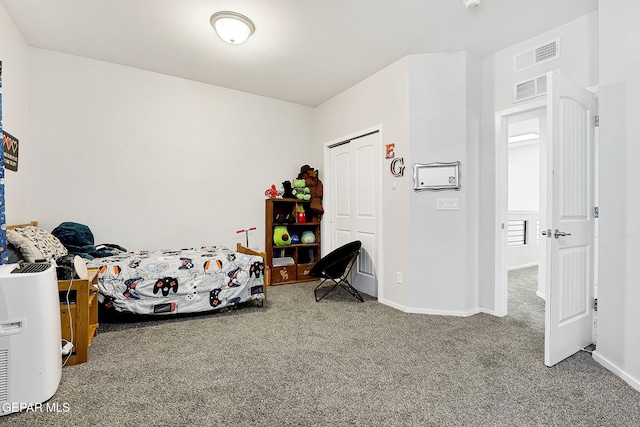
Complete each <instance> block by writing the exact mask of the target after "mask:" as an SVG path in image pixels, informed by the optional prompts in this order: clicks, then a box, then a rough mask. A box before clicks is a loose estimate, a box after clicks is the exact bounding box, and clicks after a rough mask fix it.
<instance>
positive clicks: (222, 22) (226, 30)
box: [209, 11, 256, 44]
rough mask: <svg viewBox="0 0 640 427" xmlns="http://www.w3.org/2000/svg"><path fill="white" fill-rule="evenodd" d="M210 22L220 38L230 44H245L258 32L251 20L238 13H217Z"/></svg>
mask: <svg viewBox="0 0 640 427" xmlns="http://www.w3.org/2000/svg"><path fill="white" fill-rule="evenodd" d="M209 21H210V22H211V26H212V27H213V28H214V29H215V30H216V33H218V35H219V36H220V38H221V39H222V40H224V41H226V42H227V43H230V44H240V43H244V42H245V41H246V40H247V39H248V38H249V36H250V35H251V34H253V32H254V31H255V30H256V26H255V25H253V22H251V19H249V18H247V17H246V16H244V15H240V14H239V13H236V12H227V11H225V12H217V13H214V14H213V15H211V19H210V20H209Z"/></svg>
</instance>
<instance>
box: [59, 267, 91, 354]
mask: <svg viewBox="0 0 640 427" xmlns="http://www.w3.org/2000/svg"><path fill="white" fill-rule="evenodd" d="M88 272H89V276H88V278H87V279H86V280H82V279H74V280H73V281H71V280H58V293H59V295H60V326H61V328H62V338H63V339H65V340H67V341H71V342H73V350H72V352H71V357H69V360H68V361H67V363H66V365H75V364H78V363H84V362H86V361H87V359H88V356H89V346H90V345H91V341H92V340H93V337H95V336H96V335H98V288H97V287H96V286H94V285H96V284H97V283H98V269H95V268H91V269H89V270H88ZM67 293H68V296H69V304H67ZM72 329H73V340H72V339H71V338H72V337H71V335H72V333H71V332H72ZM67 357H68V356H62V362H64V361H65V360H66V359H67Z"/></svg>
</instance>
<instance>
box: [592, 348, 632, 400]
mask: <svg viewBox="0 0 640 427" xmlns="http://www.w3.org/2000/svg"><path fill="white" fill-rule="evenodd" d="M591 356H592V357H593V360H595V361H596V362H598V363H599V364H601V365H602V366H604V367H605V368H607V369H608V370H610V371H611V372H613V373H614V374H616V375H617V376H619V377H620V378H622V379H623V380H624V381H625V382H626V383H627V384H629V385H630V386H631V387H633V388H635V389H636V390H638V391H640V380H638V379H636V378H634V377H633V376H631V375H629V374H627V373H626V372H625V371H624V370H623V369H621V368H619V367H618V366H616V364H615V363H612V362H610V361H609V360H607V359H606V358H605V357H603V356H601V355H600V353H598V351H597V350H595V351H594V352H593V353H592V354H591Z"/></svg>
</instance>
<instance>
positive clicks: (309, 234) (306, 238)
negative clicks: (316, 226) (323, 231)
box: [300, 231, 316, 244]
mask: <svg viewBox="0 0 640 427" xmlns="http://www.w3.org/2000/svg"><path fill="white" fill-rule="evenodd" d="M315 242H316V235H315V234H313V231H303V232H302V236H301V237H300V243H306V244H310V243H315Z"/></svg>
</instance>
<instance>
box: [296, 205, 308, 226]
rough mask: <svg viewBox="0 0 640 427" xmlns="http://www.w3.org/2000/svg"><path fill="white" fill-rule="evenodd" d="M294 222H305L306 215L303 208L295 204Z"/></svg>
mask: <svg viewBox="0 0 640 427" xmlns="http://www.w3.org/2000/svg"><path fill="white" fill-rule="evenodd" d="M296 205H297V206H296V220H297V222H298V223H300V224H302V223H305V222H307V214H306V212H305V211H304V207H303V206H302V205H301V204H297V203H296Z"/></svg>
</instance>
